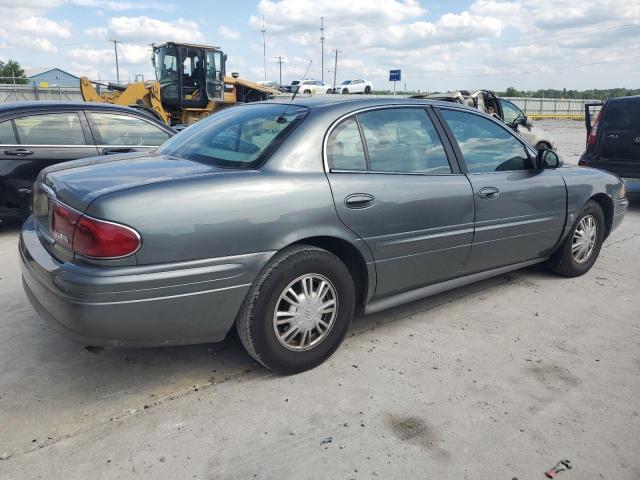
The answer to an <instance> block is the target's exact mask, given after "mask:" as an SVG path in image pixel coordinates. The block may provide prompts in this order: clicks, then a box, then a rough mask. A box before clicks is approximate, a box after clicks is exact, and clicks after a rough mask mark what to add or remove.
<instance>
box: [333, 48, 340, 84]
mask: <svg viewBox="0 0 640 480" xmlns="http://www.w3.org/2000/svg"><path fill="white" fill-rule="evenodd" d="M332 51H334V52H336V60H335V63H334V64H333V87H334V88H335V86H336V76H337V75H338V54H339V53H342V51H341V50H338V49H337V48H334V49H333V50H332Z"/></svg>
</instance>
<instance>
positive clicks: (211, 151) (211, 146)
mask: <svg viewBox="0 0 640 480" xmlns="http://www.w3.org/2000/svg"><path fill="white" fill-rule="evenodd" d="M307 112H308V109H306V108H304V107H298V106H294V105H287V104H283V105H277V104H264V105H250V106H246V107H235V108H233V109H229V110H225V111H222V112H219V113H217V114H216V115H214V116H211V117H209V118H207V119H205V120H201V121H200V122H198V123H196V124H195V125H193V126H191V127H189V128H187V129H186V130H183V131H182V132H181V133H179V134H178V135H176V136H175V137H174V138H172V139H171V140H169V141H168V142H167V143H165V144H164V145H163V146H162V147H160V148H159V149H158V153H160V154H162V155H169V156H173V157H179V158H186V159H189V160H195V161H199V162H205V163H209V164H213V165H217V166H221V167H240V168H253V167H255V166H257V165H258V164H260V163H261V162H262V161H263V160H264V159H265V158H267V157H268V155H270V153H271V152H273V151H274V149H275V148H276V147H277V146H278V145H279V144H280V143H281V142H282V141H283V140H284V139H285V138H286V136H287V135H288V134H289V133H290V132H291V131H292V130H293V129H294V128H295V127H296V126H297V125H298V124H299V123H300V122H302V120H304V118H305V117H306V115H307Z"/></svg>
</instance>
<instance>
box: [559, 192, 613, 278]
mask: <svg viewBox="0 0 640 480" xmlns="http://www.w3.org/2000/svg"><path fill="white" fill-rule="evenodd" d="M604 236H605V218H604V213H603V212H602V208H601V207H600V205H598V203H596V202H594V201H593V200H590V201H589V202H587V204H586V205H585V207H584V209H583V210H582V212H580V215H578V218H577V220H576V222H575V224H574V225H573V228H572V229H571V232H570V233H569V235H568V236H567V239H566V240H565V242H564V244H563V245H562V247H560V249H559V250H558V251H557V252H556V253H555V254H554V256H553V258H552V259H551V261H550V265H551V268H552V269H553V270H554V271H555V272H557V273H559V274H561V275H564V276H567V277H577V276H580V275H584V274H585V273H587V272H588V271H589V270H590V269H591V267H592V266H593V264H594V263H595V262H596V259H597V258H598V255H599V254H600V248H601V247H602V242H603V241H604Z"/></svg>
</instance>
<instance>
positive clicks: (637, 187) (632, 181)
mask: <svg viewBox="0 0 640 480" xmlns="http://www.w3.org/2000/svg"><path fill="white" fill-rule="evenodd" d="M620 178H622V181H623V182H624V188H625V190H626V191H627V193H633V194H637V193H640V172H639V175H638V176H637V177H635V178H633V177H632V178H629V177H620Z"/></svg>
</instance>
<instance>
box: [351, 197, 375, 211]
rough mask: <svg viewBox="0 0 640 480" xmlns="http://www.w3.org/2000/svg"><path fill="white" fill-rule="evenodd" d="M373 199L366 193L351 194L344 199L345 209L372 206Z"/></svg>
mask: <svg viewBox="0 0 640 480" xmlns="http://www.w3.org/2000/svg"><path fill="white" fill-rule="evenodd" d="M373 201H374V197H373V195H370V194H368V193H353V194H351V195H349V196H348V197H347V198H345V199H344V204H345V205H346V206H347V208H356V209H357V208H367V207H370V206H371V205H373Z"/></svg>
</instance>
